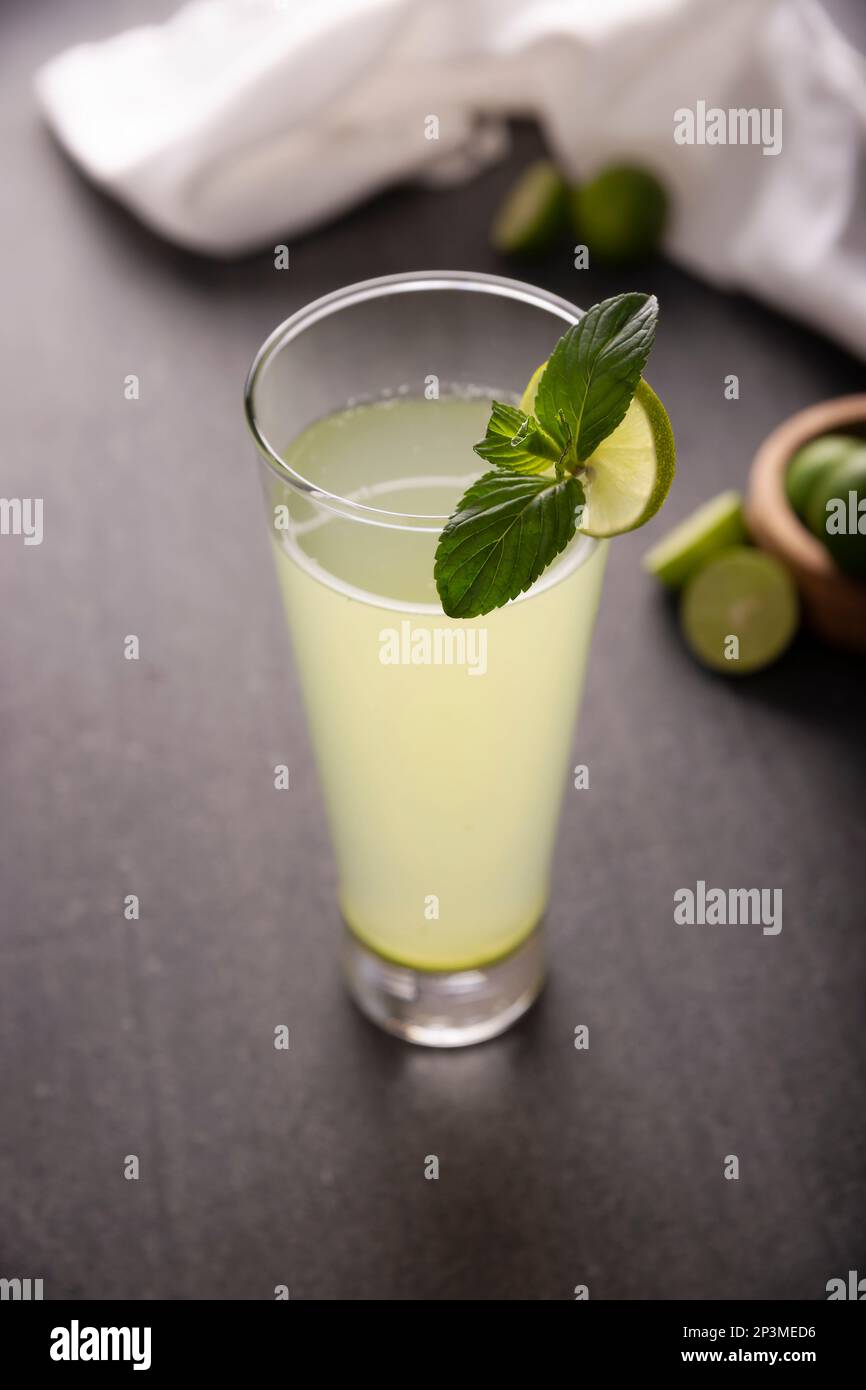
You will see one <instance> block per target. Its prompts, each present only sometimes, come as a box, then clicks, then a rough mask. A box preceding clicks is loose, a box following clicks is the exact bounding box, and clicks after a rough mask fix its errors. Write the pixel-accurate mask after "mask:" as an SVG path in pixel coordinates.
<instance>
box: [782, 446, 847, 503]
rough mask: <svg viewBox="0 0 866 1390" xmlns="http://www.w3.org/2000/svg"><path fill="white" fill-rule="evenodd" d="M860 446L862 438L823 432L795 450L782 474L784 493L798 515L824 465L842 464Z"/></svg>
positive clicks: (824, 467)
mask: <svg viewBox="0 0 866 1390" xmlns="http://www.w3.org/2000/svg"><path fill="white" fill-rule="evenodd" d="M862 448H863V440H862V439H856V438H855V437H854V436H853V435H850V434H822V435H819V437H818V438H817V439H811V440H810V441H809V443H808V444H804V445H803V447H802V449H798V450H797V452H796V454H794V457H793V458H792V459H791V461H790V463H789V464H788V469H787V472H786V473H785V492H786V493H787V495H788V501H789V502H790V503H791V506H792V507H793V508H794V511H795V512H796V513H797V515H798V516H800V517H804V516H805V515H806V507H807V506H808V502H809V494H810V493H811V491H812V488H813V487H814V485H815V483H816V482H817V481H818V479H819V478H820V476H821V474H822V473H823V472H824V471H825V470H826V469H827V468H835V467H836V465H837V464H839V463H844V461H845V459H847V458H848V457H849V455H850V454H851V453H853V451H854V450H855V449H862Z"/></svg>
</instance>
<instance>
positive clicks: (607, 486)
mask: <svg viewBox="0 0 866 1390" xmlns="http://www.w3.org/2000/svg"><path fill="white" fill-rule="evenodd" d="M546 366H547V363H546V362H542V364H541V366H540V367H536V369H535V371H534V372H533V374H532V377H531V380H530V382H529V385H528V386H527V388H526V390H525V391H524V393H523V395H522V397H521V400H520V409H521V410H522V411H524V412H525V413H526V414H527V415H529V414H531V413H532V411H533V409H534V407H535V393H536V391H537V390H538V383H539V381H540V380H541V375H542V372H543V371H544V369H545V367H546ZM584 466H585V468H586V473H585V475H584V477H582V478H581V480H580V481H581V483H582V484H583V490H584V493H585V495H586V511H585V513H584V518H583V522H582V524H581V526H580V530H581V531H583V532H584V534H585V535H587V536H596V537H597V538H599V539H601V538H602V537H605V536H619V535H621V534H622V532H623V531H633V530H635V528H636V527H638V526H643V524H644V522H645V521H649V519H650V517H652V516H655V514H656V512H657V511H658V509H659V507H660V506H661V505H662V503H663V502H664V500H665V498H666V497H667V495H668V492H669V491H670V486H671V483H672V482H673V480H674V473H675V471H676V448H675V446H674V432H673V430H672V429H671V422H670V420H669V419H668V415H667V411H666V410H665V408H664V406H663V405H662V403H661V401H660V400H659V398H658V396H657V395H656V394H655V392H654V391H653V390H652V388H651V387H649V386H648V385H647V383H646V382H645V381H643V380H641V381H639V382H638V386H637V390H636V392H635V394H634V399H633V400H632V402H631V405H630V406H629V408H628V410H627V411H626V414H625V418H624V419H623V420H622V421H621V422H620V424H618V425H617V427H616V429H615V430H614V431H613V432H612V433H611V434H609V435H608V437H607V439H603V440H602V442H601V444H599V446H598V448H597V449H596V451H595V453H594V454H590V456H589V458H588V459H587V460H586V463H585V465H584Z"/></svg>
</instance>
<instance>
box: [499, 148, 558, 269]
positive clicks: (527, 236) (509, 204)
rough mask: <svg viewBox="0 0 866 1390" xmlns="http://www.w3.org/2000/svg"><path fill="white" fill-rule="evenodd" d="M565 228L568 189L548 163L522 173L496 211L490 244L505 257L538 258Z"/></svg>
mask: <svg viewBox="0 0 866 1390" xmlns="http://www.w3.org/2000/svg"><path fill="white" fill-rule="evenodd" d="M567 226H568V188H567V186H566V183H565V180H564V179H563V177H562V175H561V174H560V172H559V170H558V169H557V168H556V166H555V165H554V164H551V162H550V160H549V159H539V160H538V161H537V162H536V163H535V164H530V165H529V167H528V168H527V169H524V171H523V173H522V174H521V175H520V177H519V179H518V180H517V182H516V183H515V184H514V186H513V188H512V189H511V190H510V191H509V193H508V194H507V195H506V197H505V200H504V202H503V203H502V205H501V206H500V208H499V211H498V212H497V214H496V216H495V218H494V219H493V226H492V227H491V229H490V240H491V242H492V244H493V247H494V250H496V251H503V252H505V254H506V255H522V256H529V255H539V254H541V252H543V251H546V250H547V248H548V247H549V246H551V245H552V244H553V242H554V241H555V240H556V239H557V237H558V236H560V235H561V234H562V233H563V232H564V231H565V229H566V227H567Z"/></svg>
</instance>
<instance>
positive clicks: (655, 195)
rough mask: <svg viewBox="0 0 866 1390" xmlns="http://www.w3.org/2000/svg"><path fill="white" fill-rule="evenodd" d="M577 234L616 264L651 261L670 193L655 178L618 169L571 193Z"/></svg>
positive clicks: (635, 170) (628, 168)
mask: <svg viewBox="0 0 866 1390" xmlns="http://www.w3.org/2000/svg"><path fill="white" fill-rule="evenodd" d="M571 212H572V223H573V226H574V231H575V233H576V235H577V236H578V237H579V238H580V240H581V241H582V242H585V244H586V245H587V246H588V247H589V250H590V253H593V252H594V253H595V254H596V255H598V256H599V257H600V258H601V259H602V260H605V261H609V262H611V263H613V264H620V265H622V264H627V263H628V262H631V261H643V260H647V259H648V258H649V257H650V256H652V255H653V253H654V252H655V251H656V250H657V249H658V245H659V242H660V241H661V237H662V232H663V231H664V228H665V223H666V222H667V215H668V195H667V193H666V191H665V189H664V187H663V186H662V184H661V183H659V181H658V179H657V178H656V176H655V175H654V174H651V173H650V172H649V171H648V170H647V169H640V168H637V167H635V166H632V165H626V164H622V165H612V166H611V167H610V168H608V169H603V170H602V172H601V173H600V174H597V175H596V177H595V178H594V179H590V181H589V183H584V184H581V185H580V186H579V187H578V188H575V189H573V190H572V194H571Z"/></svg>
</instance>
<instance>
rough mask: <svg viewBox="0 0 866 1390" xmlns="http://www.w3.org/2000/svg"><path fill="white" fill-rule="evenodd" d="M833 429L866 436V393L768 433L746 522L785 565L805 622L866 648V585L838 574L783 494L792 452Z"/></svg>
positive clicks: (833, 638) (812, 409)
mask: <svg viewBox="0 0 866 1390" xmlns="http://www.w3.org/2000/svg"><path fill="white" fill-rule="evenodd" d="M836 432H840V433H843V434H856V435H863V436H864V439H866V396H839V397H838V398H837V399H836V400H832V401H822V402H821V403H820V404H819V405H812V406H809V408H808V409H807V410H800V411H798V413H797V414H796V415H792V416H791V417H790V418H789V419H788V420H785V421H784V422H783V423H782V424H781V425H779V427H778V429H775V430H773V433H772V434H771V435H768V436H767V438H766V439H765V440H764V442H763V444H762V445H761V447H760V449H759V450H758V452H757V454H756V455H755V459H754V462H753V464H752V471H751V474H750V477H749V488H748V492H747V494H746V503H745V511H746V525H747V526H748V528H749V531H750V533H751V535H752V539H753V540H754V541H755V542H756V544H757V545H759V546H761V548H762V549H763V550H769V551H770V552H771V553H772V554H773V555H776V556H777V557H778V558H779V559H780V560H782V561H783V562H784V564H786V565H787V566H788V569H789V570H790V571H791V574H792V575H793V577H794V580H795V581H796V584H797V587H798V588H799V590H800V597H801V599H802V601H803V612H804V615H805V617H806V621H807V622H808V624H809V626H810V627H811V628H812V629H813V630H814V631H815V632H817V633H818V634H819V635H820V636H821V637H824V638H826V640H827V641H828V642H833V643H835V644H836V645H837V646H840V647H846V648H847V649H848V650H849V651H856V652H866V583H861V582H860V581H859V580H856V579H850V578H848V576H847V575H844V574H843V573H842V571H841V570H840V569H839V568H838V566H837V565H836V562H835V561H834V560H833V558H832V557H831V555H830V553H829V552H828V551H827V550H826V549H825V547H824V546H823V545H822V544H821V542H820V541H819V540H818V539H817V538H816V537H815V536H813V535H812V533H811V531H808V530H807V529H806V527H805V526H804V525H803V523H802V521H801V520H800V518H799V517H798V516H797V514H796V512H795V511H794V510H793V508H792V507H791V504H790V503H789V501H788V498H787V496H786V494H785V470H786V469H787V467H788V463H789V461H790V459H791V456H792V455H793V454H794V453H795V452H796V451H797V449H799V448H800V447H801V445H803V444H806V443H807V442H808V441H809V440H810V439H814V438H815V437H816V436H817V435H819V434H829V433H836Z"/></svg>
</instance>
